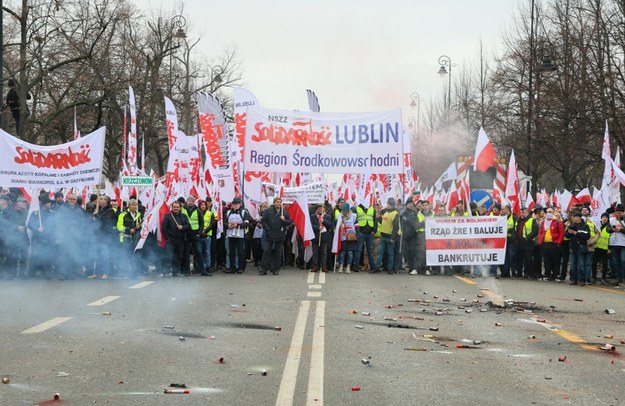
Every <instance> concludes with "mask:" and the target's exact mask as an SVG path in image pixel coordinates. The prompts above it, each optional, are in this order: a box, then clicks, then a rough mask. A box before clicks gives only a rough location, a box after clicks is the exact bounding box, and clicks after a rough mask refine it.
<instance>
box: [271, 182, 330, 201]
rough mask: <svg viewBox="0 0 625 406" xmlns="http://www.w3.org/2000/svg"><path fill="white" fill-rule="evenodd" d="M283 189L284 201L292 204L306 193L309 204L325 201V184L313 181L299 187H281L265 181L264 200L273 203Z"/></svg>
mask: <svg viewBox="0 0 625 406" xmlns="http://www.w3.org/2000/svg"><path fill="white" fill-rule="evenodd" d="M281 189H282V203H284V204H291V203H293V202H294V201H296V200H297V199H298V197H300V196H302V195H305V196H306V201H307V202H308V204H320V203H323V202H324V201H325V185H324V184H323V183H322V182H313V183H309V184H307V185H304V186H299V187H285V188H280V186H278V185H274V184H272V183H263V184H262V189H261V192H262V193H261V194H262V195H263V197H264V201H267V202H269V203H272V201H273V198H274V197H277V196H279V194H280V190H281Z"/></svg>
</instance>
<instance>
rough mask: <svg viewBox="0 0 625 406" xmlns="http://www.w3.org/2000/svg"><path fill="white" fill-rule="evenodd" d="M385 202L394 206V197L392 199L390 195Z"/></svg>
mask: <svg viewBox="0 0 625 406" xmlns="http://www.w3.org/2000/svg"><path fill="white" fill-rule="evenodd" d="M386 204H390V205H391V206H395V199H393V198H392V197H389V198H388V200H387V201H386Z"/></svg>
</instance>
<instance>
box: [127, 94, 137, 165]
mask: <svg viewBox="0 0 625 406" xmlns="http://www.w3.org/2000/svg"><path fill="white" fill-rule="evenodd" d="M128 107H129V109H130V135H129V136H128V169H129V170H130V174H131V175H136V174H137V173H138V169H137V109H136V108H135V92H134V90H132V86H128Z"/></svg>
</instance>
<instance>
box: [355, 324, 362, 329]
mask: <svg viewBox="0 0 625 406" xmlns="http://www.w3.org/2000/svg"><path fill="white" fill-rule="evenodd" d="M354 327H356V328H358V329H360V330H362V329H364V328H365V326H361V325H359V324H356V325H355V326H354Z"/></svg>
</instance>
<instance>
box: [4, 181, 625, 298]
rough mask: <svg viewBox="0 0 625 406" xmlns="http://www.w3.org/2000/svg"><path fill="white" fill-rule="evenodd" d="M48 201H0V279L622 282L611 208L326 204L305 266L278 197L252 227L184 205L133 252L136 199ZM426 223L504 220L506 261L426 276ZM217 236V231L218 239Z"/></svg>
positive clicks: (138, 211)
mask: <svg viewBox="0 0 625 406" xmlns="http://www.w3.org/2000/svg"><path fill="white" fill-rule="evenodd" d="M49 196H50V195H49V194H48V193H47V192H45V191H42V192H41V194H40V195H39V196H38V197H34V198H38V203H39V209H38V210H34V211H32V213H30V215H29V205H28V201H27V200H26V199H25V198H24V197H23V196H21V195H20V193H19V191H18V190H14V189H10V190H2V191H1V192H0V226H1V229H2V230H3V233H2V234H1V235H0V271H1V272H2V276H3V277H4V278H5V279H11V278H15V277H19V278H25V279H26V278H32V277H41V278H57V279H73V278H78V277H85V278H90V279H108V278H110V277H116V278H133V279H135V278H141V277H143V276H145V275H147V274H148V273H150V272H151V273H158V274H162V275H164V276H172V277H180V276H183V277H184V276H190V275H191V274H197V275H202V276H212V275H213V274H214V273H215V272H218V271H223V272H225V273H231V274H234V273H237V274H241V273H243V272H245V271H246V268H247V267H248V266H251V265H252V264H253V266H254V268H257V269H256V271H257V272H258V273H259V274H260V275H266V274H267V273H272V274H274V275H278V274H279V273H280V271H281V270H282V269H284V268H285V267H286V266H289V265H292V266H295V267H298V268H300V269H307V270H309V271H311V272H328V271H334V272H338V273H346V274H349V273H352V272H369V273H379V272H386V273H389V274H394V273H402V272H405V273H407V274H410V275H418V274H423V275H431V274H433V273H439V274H445V273H447V274H453V273H455V274H467V273H468V274H470V275H471V276H474V277H479V276H482V273H483V272H487V273H488V274H489V275H490V276H493V277H504V278H505V277H509V278H513V279H514V278H516V279H519V278H526V279H536V280H547V281H564V280H567V277H568V281H569V282H570V283H571V284H576V285H585V284H591V283H598V282H600V283H602V284H612V285H615V286H619V285H620V284H622V283H623V276H624V268H625V227H624V226H625V220H624V219H623V214H624V213H623V212H624V209H623V206H622V205H620V204H618V205H615V206H614V207H613V208H610V209H609V210H608V211H607V212H606V213H603V214H602V215H601V221H600V222H599V224H594V222H593V220H592V213H591V209H590V207H589V206H577V207H574V208H572V209H571V210H570V211H569V212H567V213H562V212H560V210H559V209H558V208H554V207H544V208H543V207H536V208H534V210H533V211H530V210H529V209H527V208H523V209H522V213H521V216H519V217H516V216H515V215H514V214H512V212H511V208H510V206H503V207H502V206H501V205H499V204H497V203H495V204H493V205H492V207H491V208H490V210H487V209H486V207H484V206H481V207H478V206H477V205H476V204H475V203H471V204H470V207H467V208H465V205H464V203H463V202H462V201H460V202H459V203H458V205H457V206H456V208H455V209H454V210H453V211H452V212H451V213H447V212H446V210H445V206H444V205H441V204H439V205H437V206H436V207H435V208H434V209H433V208H432V207H431V206H430V202H428V201H427V200H412V199H409V200H408V201H407V202H406V204H405V205H403V204H402V201H401V200H399V199H398V200H395V199H393V198H390V199H388V200H387V202H386V206H385V207H383V208H382V207H381V206H380V205H379V204H374V205H371V206H369V207H367V206H365V205H362V204H359V205H356V206H350V204H348V203H346V202H345V201H344V200H343V199H339V200H338V201H337V202H336V205H334V206H332V205H330V204H329V203H328V202H326V203H325V204H316V205H310V207H309V211H310V222H311V225H312V228H313V231H314V239H313V240H312V241H311V243H310V244H311V245H312V258H310V260H308V261H304V255H303V253H304V252H305V247H304V245H305V244H304V242H303V241H302V239H301V237H300V235H299V234H297V232H296V231H295V227H294V224H293V221H292V220H291V218H290V216H289V213H288V210H287V208H286V207H285V206H284V205H283V204H282V199H280V198H278V197H276V198H275V199H274V200H273V204H272V205H269V204H267V203H264V204H261V205H260V207H259V210H258V215H257V216H255V218H254V217H252V216H251V214H250V212H249V211H248V210H247V209H246V208H244V207H243V206H242V202H241V199H240V198H238V197H237V198H234V199H233V200H232V201H231V202H230V203H229V204H223V205H222V207H220V208H215V207H214V205H213V202H212V200H211V198H210V197H208V198H206V199H205V200H198V199H197V197H196V196H192V195H190V196H187V198H186V199H185V198H183V197H181V198H179V199H178V200H177V201H175V202H173V203H172V204H171V207H170V212H169V213H168V214H167V215H165V216H164V218H162V220H161V224H160V225H161V230H162V233H163V234H164V236H165V239H166V244H165V247H164V248H161V246H159V243H158V241H157V237H156V235H155V233H150V234H148V237H147V240H146V241H145V244H144V245H143V248H142V249H138V250H136V249H135V247H136V246H137V242H138V241H139V238H140V235H141V231H142V228H143V227H144V224H143V219H144V216H145V208H144V207H143V205H142V204H141V202H140V201H138V200H137V199H136V198H130V199H129V200H128V201H127V202H124V203H123V205H122V207H119V204H118V202H117V201H116V200H112V199H111V198H110V197H109V196H105V195H100V196H97V195H91V196H90V197H89V199H88V201H87V202H83V201H82V199H81V197H79V196H77V195H76V194H74V193H66V194H63V193H62V192H57V193H56V194H55V195H54V199H50V197H49ZM218 209H219V212H218V211H217V210H218ZM434 216H450V217H455V216H504V217H506V221H507V246H506V256H505V263H504V264H503V265H500V266H487V267H479V266H470V267H449V268H445V267H431V266H427V265H426V244H425V222H426V218H428V217H434ZM219 221H222V223H221V227H220V226H219V225H218V222H219ZM220 229H221V230H222V231H223V233H218V230H220ZM294 233H295V238H293V235H294ZM218 234H221V235H218ZM294 244H296V245H297V247H293V245H294ZM333 245H334V248H333ZM293 248H297V249H296V250H294V249H293ZM294 251H296V252H298V253H299V254H298V255H294V254H293V252H294ZM333 251H335V252H333Z"/></svg>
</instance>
